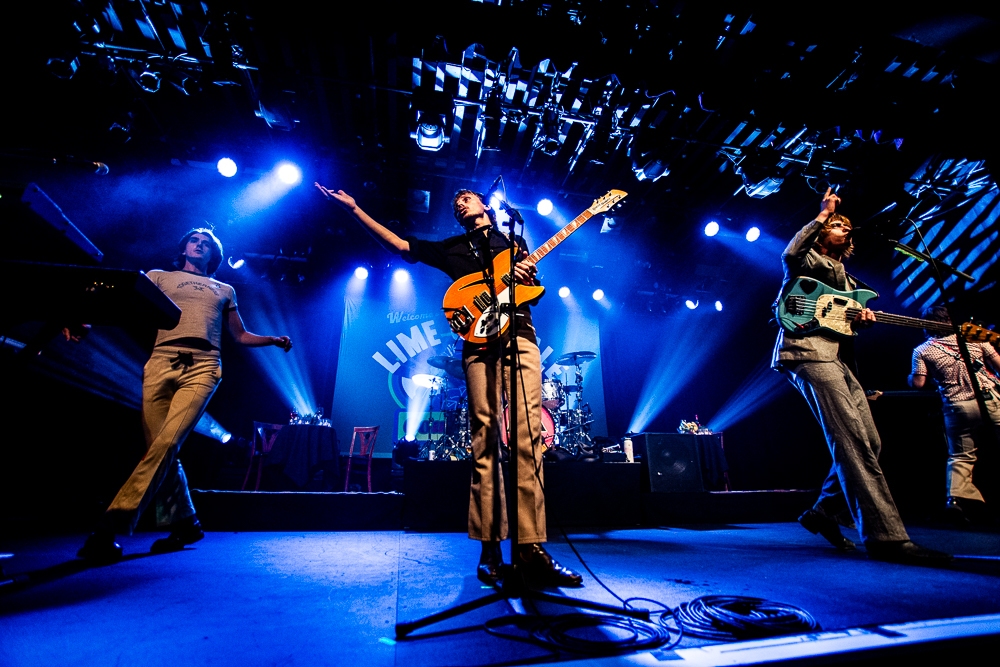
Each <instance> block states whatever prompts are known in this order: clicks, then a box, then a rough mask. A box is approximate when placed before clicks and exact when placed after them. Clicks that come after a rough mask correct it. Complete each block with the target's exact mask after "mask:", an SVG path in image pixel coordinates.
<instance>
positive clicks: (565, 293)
mask: <svg viewBox="0 0 1000 667" xmlns="http://www.w3.org/2000/svg"><path fill="white" fill-rule="evenodd" d="M559 296H561V297H562V298H564V299H565V298H566V297H568V296H569V288H568V287H566V286H563V287H560V288H559Z"/></svg>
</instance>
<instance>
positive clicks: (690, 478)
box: [632, 433, 705, 493]
mask: <svg viewBox="0 0 1000 667" xmlns="http://www.w3.org/2000/svg"><path fill="white" fill-rule="evenodd" d="M632 446H633V447H634V449H635V453H636V454H637V455H639V456H641V457H642V464H643V468H645V469H646V470H648V472H649V490H650V491H653V492H654V493H695V492H699V491H704V490H705V484H704V482H703V481H702V476H701V463H700V458H699V456H698V443H697V439H696V438H694V437H693V436H691V435H688V434H685V433H640V434H639V435H636V436H633V437H632Z"/></svg>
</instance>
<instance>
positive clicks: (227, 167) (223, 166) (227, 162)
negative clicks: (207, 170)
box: [215, 157, 236, 178]
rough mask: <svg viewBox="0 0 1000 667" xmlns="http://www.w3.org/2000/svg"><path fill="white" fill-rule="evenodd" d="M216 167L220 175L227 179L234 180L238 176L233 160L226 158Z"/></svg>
mask: <svg viewBox="0 0 1000 667" xmlns="http://www.w3.org/2000/svg"><path fill="white" fill-rule="evenodd" d="M215 166H216V168H217V169H218V170H219V173H220V174H222V175H223V176H225V177H226V178H232V177H233V176H235V175H236V163H235V162H234V161H233V160H232V158H228V157H224V158H222V159H221V160H219V162H218V163H217V164H216V165H215Z"/></svg>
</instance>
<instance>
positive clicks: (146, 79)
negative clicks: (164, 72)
mask: <svg viewBox="0 0 1000 667" xmlns="http://www.w3.org/2000/svg"><path fill="white" fill-rule="evenodd" d="M132 76H133V78H135V82H136V83H138V84H139V87H140V88H142V89H143V90H145V91H146V92H147V93H155V92H157V91H159V90H160V74H159V73H158V72H154V71H152V70H150V69H143V70H142V71H141V72H140V71H138V70H135V71H133V72H132Z"/></svg>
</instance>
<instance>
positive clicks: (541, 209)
mask: <svg viewBox="0 0 1000 667" xmlns="http://www.w3.org/2000/svg"><path fill="white" fill-rule="evenodd" d="M535 210H536V211H538V215H548V214H549V213H551V212H552V202H551V201H549V200H548V199H543V200H541V201H540V202H538V206H537V207H536V208H535Z"/></svg>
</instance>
